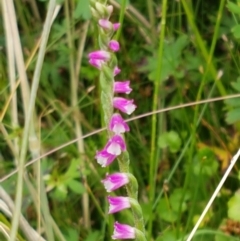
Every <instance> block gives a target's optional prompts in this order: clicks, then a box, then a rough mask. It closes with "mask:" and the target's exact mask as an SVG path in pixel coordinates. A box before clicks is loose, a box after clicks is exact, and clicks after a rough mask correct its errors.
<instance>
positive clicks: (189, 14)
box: [181, 0, 227, 96]
mask: <svg viewBox="0 0 240 241" xmlns="http://www.w3.org/2000/svg"><path fill="white" fill-rule="evenodd" d="M224 1H225V0H221V4H223V2H224ZM181 2H182V5H183V8H184V11H185V13H186V15H187V18H188V22H189V24H190V26H191V28H192V30H193V32H194V34H195V39H196V48H197V49H198V50H199V52H200V53H201V54H202V56H203V58H204V59H205V61H206V63H207V64H209V66H208V68H209V71H210V73H211V75H212V77H213V79H214V81H215V82H216V85H217V88H218V91H219V93H220V94H221V95H222V96H225V95H227V93H226V90H225V88H224V86H223V84H222V82H221V81H217V71H216V69H215V67H214V64H213V63H212V61H211V62H208V60H209V54H208V51H207V48H206V46H205V44H204V41H203V39H202V37H201V35H200V33H199V31H198V28H197V26H196V24H195V21H194V15H193V12H192V10H191V8H190V6H189V4H188V3H187V2H186V0H182V1H181Z"/></svg>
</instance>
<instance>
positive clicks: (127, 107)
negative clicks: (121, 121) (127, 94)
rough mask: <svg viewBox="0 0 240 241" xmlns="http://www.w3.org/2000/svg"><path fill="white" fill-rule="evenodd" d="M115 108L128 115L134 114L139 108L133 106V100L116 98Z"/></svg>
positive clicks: (114, 101)
mask: <svg viewBox="0 0 240 241" xmlns="http://www.w3.org/2000/svg"><path fill="white" fill-rule="evenodd" d="M113 106H114V108H116V109H118V110H120V111H122V112H124V113H127V114H128V115H130V114H132V113H133V111H134V110H135V109H136V108H137V106H136V105H134V104H133V100H127V99H125V98H122V97H114V98H113Z"/></svg>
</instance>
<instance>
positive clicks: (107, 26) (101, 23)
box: [98, 19, 113, 30]
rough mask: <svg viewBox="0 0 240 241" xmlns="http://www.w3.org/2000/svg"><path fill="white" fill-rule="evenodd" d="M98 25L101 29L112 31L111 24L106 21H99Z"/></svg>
mask: <svg viewBox="0 0 240 241" xmlns="http://www.w3.org/2000/svg"><path fill="white" fill-rule="evenodd" d="M98 24H99V26H100V27H101V28H103V29H107V30H111V29H113V24H112V23H111V22H110V21H109V20H107V19H99V20H98Z"/></svg>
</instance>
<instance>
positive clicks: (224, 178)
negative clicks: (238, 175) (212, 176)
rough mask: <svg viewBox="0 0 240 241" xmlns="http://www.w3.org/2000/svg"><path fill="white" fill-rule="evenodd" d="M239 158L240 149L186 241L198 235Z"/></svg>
mask: <svg viewBox="0 0 240 241" xmlns="http://www.w3.org/2000/svg"><path fill="white" fill-rule="evenodd" d="M239 156H240V149H239V150H238V152H237V153H236V154H235V156H233V158H232V160H231V162H230V165H229V166H228V168H227V170H226V172H225V174H224V175H223V177H222V179H221V181H220V182H219V184H218V186H217V188H216V189H215V191H214V193H213V195H212V196H211V198H210V200H209V202H208V203H207V205H206V207H205V208H204V210H203V212H202V214H201V216H200V217H199V219H198V221H197V223H196V224H195V226H194V228H193V230H192V231H191V233H190V234H189V236H188V238H187V240H186V241H191V240H192V238H193V236H194V234H195V233H196V231H197V229H198V227H199V225H200V224H201V222H202V221H203V219H204V217H205V215H206V214H207V212H208V210H209V208H210V207H211V205H212V204H213V202H214V200H215V198H216V197H217V195H218V193H219V191H220V190H221V188H222V186H223V184H224V182H225V181H226V179H227V177H228V175H229V174H230V172H231V170H232V169H233V167H234V165H235V164H236V162H237V160H238V158H239Z"/></svg>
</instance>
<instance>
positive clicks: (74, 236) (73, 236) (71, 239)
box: [64, 228, 79, 241]
mask: <svg viewBox="0 0 240 241" xmlns="http://www.w3.org/2000/svg"><path fill="white" fill-rule="evenodd" d="M64 236H65V237H66V240H68V241H78V240H79V239H78V237H79V233H78V232H77V231H76V230H75V229H73V228H68V229H67V234H66V235H64Z"/></svg>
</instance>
